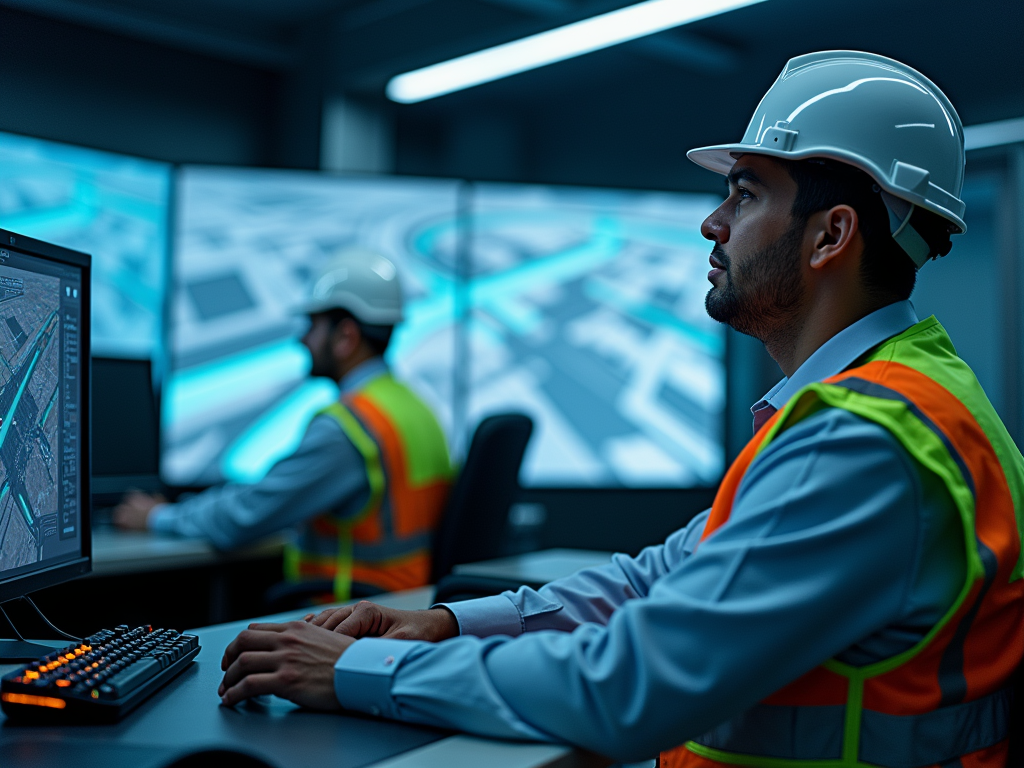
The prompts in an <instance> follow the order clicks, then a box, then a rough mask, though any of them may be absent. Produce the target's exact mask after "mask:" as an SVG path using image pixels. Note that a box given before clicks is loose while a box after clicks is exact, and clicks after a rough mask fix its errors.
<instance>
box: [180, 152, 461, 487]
mask: <svg viewBox="0 0 1024 768" xmlns="http://www.w3.org/2000/svg"><path fill="white" fill-rule="evenodd" d="M177 189H178V199H177V206H176V208H177V223H176V231H175V258H174V261H175V271H174V280H175V290H174V292H173V294H172V296H173V300H172V305H171V317H172V342H171V350H172V371H171V376H170V379H169V381H168V383H167V386H166V389H165V392H164V403H163V417H162V418H163V430H164V432H163V435H164V439H163V453H162V455H161V475H162V476H163V478H164V479H165V480H166V481H168V482H171V483H175V484H180V485H203V484H208V483H215V482H219V481H221V480H232V481H239V482H243V481H248V482H251V481H254V480H257V479H259V478H260V477H262V476H263V475H264V474H265V473H266V471H267V469H269V467H270V466H271V465H272V464H273V463H274V462H275V461H276V460H277V459H279V458H281V457H283V456H285V455H287V454H288V453H290V452H291V451H293V450H294V449H295V447H296V446H297V445H298V442H299V440H300V439H301V437H302V434H303V432H304V431H305V428H306V426H307V424H308V423H309V420H310V419H311V418H312V417H313V415H314V414H315V413H316V412H317V411H318V410H319V409H321V408H323V407H325V406H327V405H329V404H330V403H331V402H333V401H334V400H335V399H336V398H337V396H338V391H337V387H336V386H335V385H334V384H333V382H330V381H328V380H326V379H310V378H309V376H308V372H309V366H310V360H309V354H308V352H307V351H306V349H305V348H304V347H303V346H302V344H301V343H300V342H299V339H300V338H301V336H302V333H303V330H304V329H303V323H304V318H302V317H300V316H297V315H296V314H295V310H296V308H297V307H298V306H300V305H301V304H302V303H303V302H304V301H305V300H306V298H307V297H308V294H309V291H310V288H311V287H312V283H313V281H314V279H315V278H316V277H317V274H318V272H319V271H320V270H321V269H323V267H324V266H325V264H326V263H327V260H328V259H329V258H330V257H331V256H332V255H333V254H335V253H336V252H338V250H340V249H343V248H346V247H362V248H366V249H371V250H374V251H377V252H379V253H381V254H383V255H384V256H386V257H387V258H389V259H391V260H392V261H393V262H394V264H395V266H396V267H397V268H398V273H399V279H400V280H401V283H402V289H403V292H404V294H405V308H404V312H405V318H406V321H405V322H404V323H403V324H402V325H401V326H400V327H399V330H398V331H397V332H396V334H395V336H394V337H393V338H392V341H391V345H390V346H389V348H388V355H387V356H388V362H389V363H390V364H391V367H392V370H393V371H394V372H395V373H396V375H397V376H399V377H400V378H401V379H402V380H403V381H406V382H407V383H409V384H410V385H411V386H412V387H413V388H414V389H415V390H416V391H417V392H418V393H419V395H420V396H421V397H422V398H424V400H425V401H426V402H427V403H428V404H429V405H430V406H431V407H432V408H433V409H434V411H435V413H437V415H438V418H439V419H440V421H441V423H442V425H443V426H445V427H447V428H449V429H450V425H451V400H452V394H451V392H452V377H453V374H452V370H453V363H452V355H453V350H454V347H455V342H454V338H453V335H452V334H453V327H454V318H455V314H454V278H453V274H454V261H453V260H454V257H455V251H456V236H457V233H456V226H455V219H456V209H457V191H458V185H457V184H456V183H455V182H450V181H437V180H421V179H373V178H369V179H358V178H350V177H336V176H330V175H326V174H318V173H305V172H290V171H259V170H247V169H223V168H185V169H183V170H182V172H181V173H180V175H179V178H178V184H177Z"/></svg>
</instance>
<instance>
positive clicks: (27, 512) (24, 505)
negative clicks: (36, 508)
mask: <svg viewBox="0 0 1024 768" xmlns="http://www.w3.org/2000/svg"><path fill="white" fill-rule="evenodd" d="M18 502H19V503H20V504H21V511H22V513H23V514H24V515H25V522H27V523H28V527H29V529H31V528H32V527H33V526H35V524H36V519H35V518H34V517H32V511H31V510H30V509H29V508H28V503H27V502H26V501H25V499H24V498H23V497H22V495H21V494H20V493H19V494H18Z"/></svg>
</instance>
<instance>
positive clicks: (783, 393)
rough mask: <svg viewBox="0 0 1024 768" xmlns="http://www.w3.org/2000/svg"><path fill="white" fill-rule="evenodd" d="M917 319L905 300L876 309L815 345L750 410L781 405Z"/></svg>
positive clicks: (841, 369) (835, 372)
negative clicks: (800, 361)
mask: <svg viewBox="0 0 1024 768" xmlns="http://www.w3.org/2000/svg"><path fill="white" fill-rule="evenodd" d="M917 322H918V320H917V312H916V311H914V305H913V304H911V303H910V301H909V300H908V301H897V302H896V303H895V304H889V305H888V306H885V307H882V308H881V309H876V310H875V311H874V312H872V313H871V314H870V315H865V316H864V317H862V318H861V319H860V320H858V321H857V322H855V323H853V325H848V326H847V327H846V328H844V329H843V330H841V331H840V332H839V333H837V334H836V335H835V336H833V337H832V338H831V339H829V340H828V341H826V342H825V343H824V344H822V345H821V346H820V347H818V348H817V349H816V350H815V351H814V354H812V355H811V356H810V357H808V358H807V359H806V360H805V361H804V363H803V365H801V366H800V367H799V368H797V369H796V371H795V372H794V373H793V375H792V376H791V377H789V378H784V379H782V381H780V382H779V383H778V384H776V385H775V386H774V387H772V388H771V389H770V390H768V392H767V394H765V396H764V397H762V398H761V399H760V400H758V401H757V402H756V403H755V404H754V405H753V406H752V407H751V409H750V412H751V413H756V412H757V411H759V410H761V409H762V408H765V407H766V406H769V405H770V406H772V407H773V408H775V409H777V410H778V409H781V408H782V406H784V405H785V404H786V403H787V402H788V401H789V398H790V397H792V396H793V395H794V394H795V393H796V392H797V391H798V390H800V389H802V388H803V387H805V386H807V385H808V384H811V383H813V382H815V381H822V380H823V379H827V378H829V377H830V376H835V375H836V374H838V373H842V372H843V371H844V370H846V368H848V367H849V366H850V364H851V363H853V361H855V360H856V359H857V358H858V357H861V356H862V355H863V354H864V353H865V352H867V351H868V350H870V349H872V348H873V347H877V346H878V345H879V344H881V343H882V342H883V341H885V340H886V339H890V338H892V337H893V336H896V335H898V334H900V333H903V331H905V330H907V328H909V327H910V326H912V325H914V324H915V323H917Z"/></svg>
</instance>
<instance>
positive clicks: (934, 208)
mask: <svg viewBox="0 0 1024 768" xmlns="http://www.w3.org/2000/svg"><path fill="white" fill-rule="evenodd" d="M740 155H765V156H767V157H777V158H779V159H780V160H809V159H811V158H815V157H818V158H822V159H827V160H836V161H838V162H840V163H846V164H847V165H852V166H853V167H855V168H859V169H860V170H862V171H864V173H866V174H868V175H869V176H870V177H871V178H872V179H874V180H875V183H876V184H878V186H879V187H881V188H882V189H884V190H885V191H886V192H889V193H890V194H893V195H896V196H897V197H902V198H904V199H907V200H909V201H910V202H912V203H914V204H915V205H917V206H919V207H921V208H924V209H925V210H927V211H931V212H932V213H934V214H936V215H938V216H941V217H942V218H944V219H946V220H947V221H949V222H950V223H951V224H954V225H955V226H957V227H959V230H960V232H959V233H960V234H963V233H964V232H966V231H967V225H966V224H965V223H964V220H963V219H962V218H961V217H960V216H957V215H956V214H955V213H953V212H952V211H951V210H949V209H948V208H945V207H944V206H941V205H938V204H936V203H935V202H933V201H931V200H927V199H926V198H924V196H922V195H913V194H908V192H907V190H905V189H900V188H899V187H895V186H893V185H892V184H890V183H889V182H888V180H887V177H886V174H885V173H883V172H882V169H880V168H874V167H870V166H869V165H868V164H866V163H864V162H863V160H862V159H861V158H860V157H858V156H856V155H854V154H852V153H850V154H847V153H845V152H843V151H842V150H836V149H833V148H829V149H823V148H821V147H809V148H807V149H804V150H799V151H796V152H792V151H790V152H787V151H785V150H779V149H770V148H768V147H761V146H757V145H754V146H751V145H749V144H716V145H712V146H708V147H696V148H694V149H691V150H690V151H688V152H687V153H686V156H687V158H689V159H690V160H691V161H692V162H694V163H696V164H697V165H699V166H701V167H702V168H707V169H708V170H709V171H714V172H715V173H719V174H722V175H723V176H727V175H728V174H729V172H730V171H731V170H732V167H733V166H734V165H735V164H736V161H737V160H738V159H739V157H740Z"/></svg>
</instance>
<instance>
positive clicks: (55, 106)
mask: <svg viewBox="0 0 1024 768" xmlns="http://www.w3.org/2000/svg"><path fill="white" fill-rule="evenodd" d="M0 52H2V54H0V130H6V131H11V132H14V133H22V134H27V135H31V136H38V137H41V138H47V139H54V140H57V141H66V142H70V143H73V144H81V145H84V146H89V147H95V148H98V149H107V150H112V151H116V152H123V153H128V154H134V155H140V156H143V157H149V158H153V159H157V160H166V161H170V162H209V163H234V164H243V165H269V164H273V163H274V162H275V161H276V160H277V158H278V156H279V155H280V154H281V152H282V147H281V142H280V141H279V137H280V136H281V135H282V132H281V130H280V126H279V124H278V121H277V118H276V115H277V113H278V112H279V110H278V109H277V105H278V102H279V100H280V99H282V98H283V92H282V82H281V78H280V76H278V75H276V74H273V73H270V72H266V71H261V70H258V69H256V68H253V67H249V66H244V65H241V64H234V63H230V62H227V61H223V60H218V59H214V58H210V57H206V56H202V55H199V54H193V53H188V52H185V51H181V50H175V49H172V48H167V47H163V46H160V45H157V44H153V43H145V42H141V41H138V40H133V39H130V38H127V37H122V36H120V35H116V34H112V33H108V32H102V31H98V30H95V29H89V28H86V27H81V26H77V25H74V24H69V23H64V22H60V21H55V20H52V19H44V18H40V17H37V16H34V15H31V14H27V13H22V12H19V11H14V10H10V9H7V8H0ZM310 157H311V159H312V162H313V164H314V166H315V162H316V152H315V151H314V152H313V153H311V155H310Z"/></svg>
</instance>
